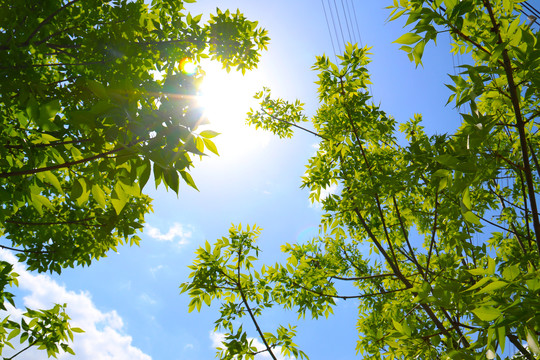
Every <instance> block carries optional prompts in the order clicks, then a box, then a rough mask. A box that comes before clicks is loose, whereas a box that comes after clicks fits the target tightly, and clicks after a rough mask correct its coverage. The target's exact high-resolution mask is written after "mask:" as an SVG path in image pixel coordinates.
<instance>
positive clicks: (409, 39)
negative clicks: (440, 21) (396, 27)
mask: <svg viewBox="0 0 540 360" xmlns="http://www.w3.org/2000/svg"><path fill="white" fill-rule="evenodd" d="M421 39H422V37H421V36H420V35H418V34H414V33H407V34H403V35H401V36H400V37H399V38H398V39H397V40H395V41H394V43H397V44H405V45H411V44H414V43H416V42H418V41H419V40H421Z"/></svg>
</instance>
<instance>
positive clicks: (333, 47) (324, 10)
mask: <svg viewBox="0 0 540 360" xmlns="http://www.w3.org/2000/svg"><path fill="white" fill-rule="evenodd" d="M321 5H322V7H323V12H324V19H325V20H326V27H327V29H328V34H329V35H330V42H331V43H332V50H333V51H334V58H335V60H336V63H337V53H336V47H335V46H334V39H333V37H332V31H331V30H330V24H329V23H328V16H327V14H326V9H325V7H324V1H323V0H321Z"/></svg>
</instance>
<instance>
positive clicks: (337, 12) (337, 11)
mask: <svg viewBox="0 0 540 360" xmlns="http://www.w3.org/2000/svg"><path fill="white" fill-rule="evenodd" d="M334 7H335V8H336V17H337V21H338V24H339V30H340V32H341V39H342V40H343V46H345V45H346V41H345V36H344V35H343V27H342V26H341V19H340V18H339V9H338V7H337V5H336V0H334Z"/></svg>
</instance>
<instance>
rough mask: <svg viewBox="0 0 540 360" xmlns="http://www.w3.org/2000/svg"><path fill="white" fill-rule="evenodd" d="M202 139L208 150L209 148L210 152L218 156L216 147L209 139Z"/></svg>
mask: <svg viewBox="0 0 540 360" xmlns="http://www.w3.org/2000/svg"><path fill="white" fill-rule="evenodd" d="M203 141H204V145H205V146H206V148H207V149H208V150H210V151H211V152H213V153H214V154H216V155H218V156H219V153H218V149H217V147H216V145H215V144H214V143H213V142H212V141H211V140H209V139H204V138H203Z"/></svg>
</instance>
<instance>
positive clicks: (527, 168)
mask: <svg viewBox="0 0 540 360" xmlns="http://www.w3.org/2000/svg"><path fill="white" fill-rule="evenodd" d="M483 3H484V6H485V7H486V9H487V11H488V13H489V18H490V20H491V23H492V24H493V30H492V31H493V32H496V33H497V36H498V40H497V43H498V44H502V43H503V41H502V37H501V34H500V32H499V24H498V23H497V20H496V19H495V15H494V14H493V9H492V7H491V4H490V3H489V1H488V0H483ZM502 57H503V67H504V71H505V73H506V78H507V80H508V90H509V92H510V96H511V97H512V107H513V109H514V115H515V117H516V125H517V128H518V132H519V143H520V148H521V155H522V158H523V168H524V173H525V179H526V181H527V188H528V192H529V203H530V205H531V213H532V220H533V228H534V233H535V237H536V245H537V248H538V252H539V254H540V219H539V217H538V206H537V204H536V193H535V190H534V180H533V178H532V171H531V165H530V163H529V151H528V147H527V135H526V134H525V123H524V120H523V117H522V115H521V106H520V103H519V95H518V94H519V91H518V89H517V86H516V84H515V82H514V74H513V70H512V63H511V62H510V57H509V56H508V50H507V49H506V48H504V49H503V51H502Z"/></svg>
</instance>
